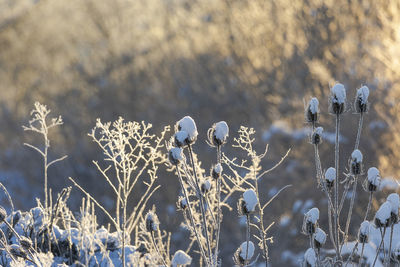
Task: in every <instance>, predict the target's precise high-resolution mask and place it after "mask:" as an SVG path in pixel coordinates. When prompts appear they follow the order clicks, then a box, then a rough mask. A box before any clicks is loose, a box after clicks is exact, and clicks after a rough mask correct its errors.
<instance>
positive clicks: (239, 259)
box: [234, 241, 255, 266]
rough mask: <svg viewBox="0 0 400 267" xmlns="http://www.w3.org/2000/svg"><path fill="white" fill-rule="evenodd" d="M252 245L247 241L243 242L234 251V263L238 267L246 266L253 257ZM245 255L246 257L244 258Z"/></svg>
mask: <svg viewBox="0 0 400 267" xmlns="http://www.w3.org/2000/svg"><path fill="white" fill-rule="evenodd" d="M254 249H255V247H254V243H253V242H251V241H249V243H248V246H247V241H246V242H243V243H242V244H241V245H240V247H239V248H238V249H237V250H236V252H235V256H234V261H235V263H236V264H237V265H239V266H246V265H247V264H248V263H249V261H250V260H251V258H252V257H253V255H254ZM246 254H247V257H246Z"/></svg>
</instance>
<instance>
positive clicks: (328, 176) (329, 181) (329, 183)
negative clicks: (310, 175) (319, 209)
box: [325, 167, 336, 189]
mask: <svg viewBox="0 0 400 267" xmlns="http://www.w3.org/2000/svg"><path fill="white" fill-rule="evenodd" d="M335 179H336V170H335V168H333V167H329V168H328V169H327V170H326V172H325V183H326V187H327V188H328V189H331V188H332V187H333V183H334V182H335Z"/></svg>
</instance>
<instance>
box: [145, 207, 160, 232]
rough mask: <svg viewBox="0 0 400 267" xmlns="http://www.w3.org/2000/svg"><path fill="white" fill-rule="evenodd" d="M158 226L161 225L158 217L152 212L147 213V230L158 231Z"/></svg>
mask: <svg viewBox="0 0 400 267" xmlns="http://www.w3.org/2000/svg"><path fill="white" fill-rule="evenodd" d="M158 225H159V221H158V217H157V215H156V214H155V213H154V212H152V211H149V212H147V214H146V230H147V231H148V232H153V231H157V230H158Z"/></svg>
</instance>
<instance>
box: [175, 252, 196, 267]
mask: <svg viewBox="0 0 400 267" xmlns="http://www.w3.org/2000/svg"><path fill="white" fill-rule="evenodd" d="M191 263H192V257H190V256H189V255H188V254H186V253H185V252H184V251H182V250H178V251H176V252H175V254H174V257H173V258H172V262H171V264H172V267H177V266H186V265H190V264H191Z"/></svg>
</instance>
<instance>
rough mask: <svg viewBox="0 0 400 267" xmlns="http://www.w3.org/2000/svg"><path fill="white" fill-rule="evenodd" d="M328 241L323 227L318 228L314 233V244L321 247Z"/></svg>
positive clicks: (318, 247)
mask: <svg viewBox="0 0 400 267" xmlns="http://www.w3.org/2000/svg"><path fill="white" fill-rule="evenodd" d="M325 242H326V233H325V231H324V230H322V229H321V228H319V227H318V228H317V230H316V231H315V234H314V246H315V247H316V248H317V249H320V248H321V247H322V246H323V245H324V244H325Z"/></svg>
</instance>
